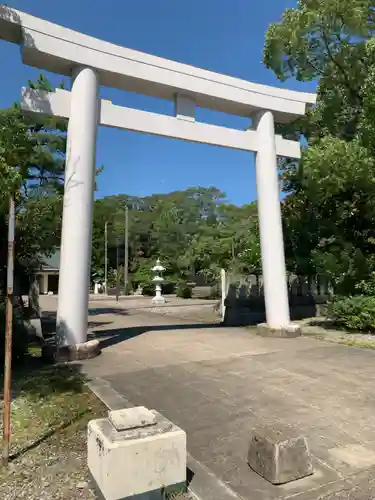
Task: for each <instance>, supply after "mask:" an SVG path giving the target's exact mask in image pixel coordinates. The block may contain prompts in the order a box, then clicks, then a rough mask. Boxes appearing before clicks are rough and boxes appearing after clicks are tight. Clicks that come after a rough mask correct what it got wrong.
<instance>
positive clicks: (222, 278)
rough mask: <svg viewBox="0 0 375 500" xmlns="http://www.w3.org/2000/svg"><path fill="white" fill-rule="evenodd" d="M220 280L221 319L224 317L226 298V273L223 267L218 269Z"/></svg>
mask: <svg viewBox="0 0 375 500" xmlns="http://www.w3.org/2000/svg"><path fill="white" fill-rule="evenodd" d="M220 282H221V311H220V312H221V320H222V321H224V319H225V299H226V298H227V292H228V290H227V273H226V271H225V269H220Z"/></svg>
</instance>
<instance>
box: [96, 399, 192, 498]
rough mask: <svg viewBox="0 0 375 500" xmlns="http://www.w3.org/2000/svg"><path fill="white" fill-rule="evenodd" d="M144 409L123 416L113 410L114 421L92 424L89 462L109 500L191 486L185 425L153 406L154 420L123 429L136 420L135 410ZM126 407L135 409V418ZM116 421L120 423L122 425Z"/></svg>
mask: <svg viewBox="0 0 375 500" xmlns="http://www.w3.org/2000/svg"><path fill="white" fill-rule="evenodd" d="M141 408H142V407H141ZM132 410H133V412H132ZM144 410H146V409H145V408H144V409H142V411H140V410H137V411H136V412H134V409H133V408H130V409H129V410H118V412H119V413H118V415H117V416H116V415H114V414H115V413H116V412H110V413H111V420H110V419H109V418H103V419H99V420H92V421H90V422H89V424H88V436H87V461H88V467H89V470H90V473H91V475H92V477H93V479H94V481H95V483H96V485H97V487H98V489H99V490H100V493H101V495H102V496H103V497H104V499H105V500H119V499H125V498H132V497H135V496H136V495H139V498H157V499H159V498H160V499H161V498H162V495H163V491H164V490H165V489H169V488H171V487H172V488H173V487H177V488H180V489H182V490H183V489H184V488H185V483H186V433H185V432H184V431H183V430H182V429H180V428H179V427H177V426H176V425H174V424H172V423H171V422H170V421H169V420H167V419H166V418H164V417H163V416H162V415H160V413H158V412H156V411H155V410H151V411H150V412H151V413H152V415H153V418H152V419H151V420H155V421H154V422H152V423H151V424H147V423H145V424H141V425H140V426H138V427H132V428H131V429H129V428H126V429H124V430H118V429H121V428H122V427H126V422H128V423H130V424H134V415H135V414H139V413H142V412H143V413H144ZM126 412H130V413H129V418H128V417H127V416H126ZM144 417H145V418H143V417H142V418H141V420H145V421H150V415H149V414H144ZM146 417H147V418H146ZM111 421H112V422H115V423H117V424H119V426H118V428H116V427H117V425H116V426H115V425H113V424H112V423H111ZM124 422H125V424H124ZM141 495H144V497H143V496H141ZM136 498H138V496H137V497H136Z"/></svg>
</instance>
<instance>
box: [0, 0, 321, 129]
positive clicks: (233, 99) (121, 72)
mask: <svg viewBox="0 0 375 500" xmlns="http://www.w3.org/2000/svg"><path fill="white" fill-rule="evenodd" d="M0 38H2V39H4V40H8V41H10V42H13V43H17V44H19V45H21V47H22V60H23V62H24V63H25V64H28V65H30V66H34V67H37V68H40V69H45V70H47V71H51V72H54V73H58V74H62V75H66V76H71V75H72V70H73V68H74V67H76V66H89V67H92V68H95V69H96V71H97V73H98V75H99V80H100V83H101V84H103V85H106V86H109V87H114V88H118V89H123V90H129V91H133V92H137V93H141V94H146V95H151V96H154V97H161V98H165V99H174V97H175V96H176V94H183V95H186V96H190V97H192V98H193V99H194V101H195V103H196V105H197V106H200V107H203V108H209V109H214V110H217V111H223V112H226V113H231V114H236V115H241V116H251V115H253V114H254V113H256V112H257V111H258V110H264V109H267V110H270V111H272V112H273V114H274V117H275V121H276V122H279V123H286V122H290V121H292V120H294V119H296V118H297V117H298V116H300V115H303V114H304V113H305V111H306V104H313V103H315V100H316V96H315V94H311V93H305V92H297V91H292V90H286V89H280V88H277V87H271V86H267V85H259V84H255V83H250V82H247V81H245V80H240V79H238V78H233V77H231V76H227V75H222V74H218V73H214V72H212V71H207V70H204V69H200V68H196V67H194V66H189V65H187V64H182V63H178V62H174V61H170V60H168V59H163V58H161V57H156V56H153V55H150V54H145V53H143V52H138V51H136V50H132V49H128V48H125V47H121V46H118V45H115V44H112V43H108V42H104V41H102V40H98V39H97V38H93V37H91V36H88V35H85V34H83V33H78V32H76V31H73V30H71V29H68V28H65V27H63V26H59V25H57V24H54V23H51V22H49V21H45V20H43V19H40V18H37V17H35V16H32V15H30V14H26V13H25V12H22V11H19V10H15V9H12V8H10V7H7V6H6V5H0Z"/></svg>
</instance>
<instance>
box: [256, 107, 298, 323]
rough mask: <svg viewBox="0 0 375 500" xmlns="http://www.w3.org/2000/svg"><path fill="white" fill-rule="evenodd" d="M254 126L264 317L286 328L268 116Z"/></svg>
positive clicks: (278, 213) (276, 182)
mask: <svg viewBox="0 0 375 500" xmlns="http://www.w3.org/2000/svg"><path fill="white" fill-rule="evenodd" d="M255 126H256V130H257V134H258V144H259V148H258V152H257V153H256V156H255V169H256V183H257V193H258V217H259V229H260V243H261V251H262V269H263V284H264V299H265V305H266V318H267V324H268V326H269V327H271V328H282V327H285V326H287V325H289V323H290V317H289V302H288V288H287V279H286V270H285V255H284V241H283V231H282V224H281V207H280V191H279V179H278V172H277V160H276V144H275V126H274V120H273V116H272V113H271V112H270V111H265V112H262V113H259V115H258V116H257V117H256V120H255Z"/></svg>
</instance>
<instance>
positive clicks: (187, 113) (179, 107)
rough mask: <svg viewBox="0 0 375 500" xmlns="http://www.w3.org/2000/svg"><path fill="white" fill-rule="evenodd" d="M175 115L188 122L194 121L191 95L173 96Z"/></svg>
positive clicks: (193, 105)
mask: <svg viewBox="0 0 375 500" xmlns="http://www.w3.org/2000/svg"><path fill="white" fill-rule="evenodd" d="M174 105H175V116H176V118H179V119H180V120H186V121H188V122H194V121H195V101H194V99H192V98H191V97H188V96H184V95H181V94H177V95H176V97H175V104H174Z"/></svg>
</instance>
